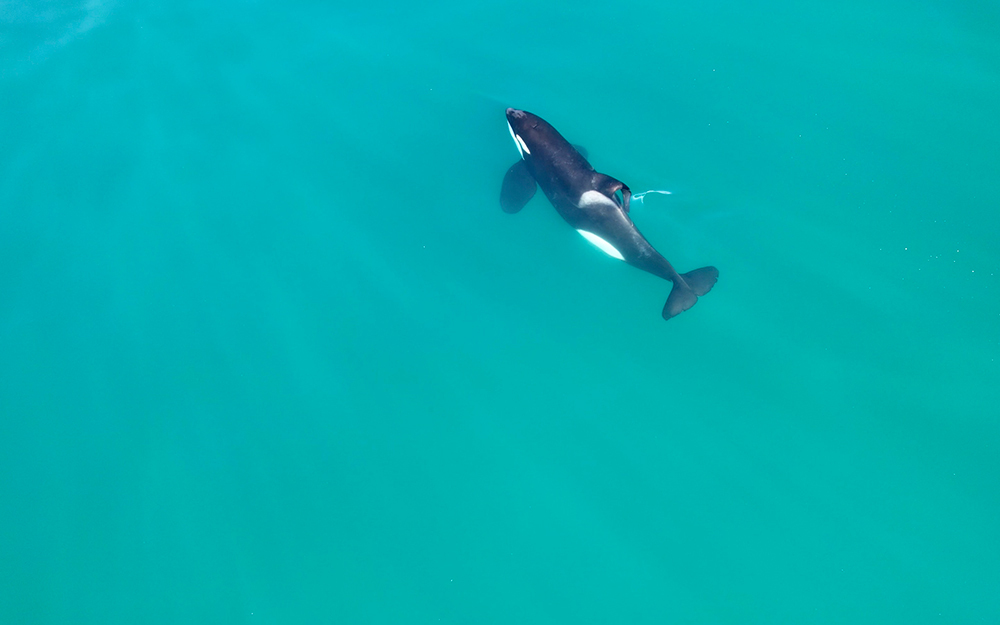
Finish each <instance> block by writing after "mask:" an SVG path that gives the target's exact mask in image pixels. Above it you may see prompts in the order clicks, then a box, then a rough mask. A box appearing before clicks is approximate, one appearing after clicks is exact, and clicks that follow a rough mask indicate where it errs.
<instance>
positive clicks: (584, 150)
mask: <svg viewBox="0 0 1000 625" xmlns="http://www.w3.org/2000/svg"><path fill="white" fill-rule="evenodd" d="M573 149H574V150H576V151H577V152H579V153H580V156H582V157H583V158H587V148H585V147H583V146H582V145H577V144H575V143H574V144H573Z"/></svg>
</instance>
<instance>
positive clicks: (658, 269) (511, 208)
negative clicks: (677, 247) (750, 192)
mask: <svg viewBox="0 0 1000 625" xmlns="http://www.w3.org/2000/svg"><path fill="white" fill-rule="evenodd" d="M507 127H508V128H509V129H510V134H511V137H513V138H514V144H515V145H516V146H517V151H518V152H519V153H520V154H521V160H519V161H518V162H516V163H514V165H512V166H511V168H510V169H508V170H507V174H506V175H505V176H504V179H503V187H502V188H501V190H500V206H501V208H503V210H504V211H505V212H508V213H516V212H518V211H520V210H521V209H522V208H524V205H525V204H527V203H528V200H530V199H531V198H532V196H534V195H535V187H536V183H537V186H540V187H542V191H543V192H544V193H545V196H546V197H547V198H549V201H550V202H551V203H552V206H554V207H555V209H556V210H557V211H559V214H560V215H562V217H563V219H565V220H566V221H567V222H568V223H569V225H571V226H573V227H574V228H576V231H577V232H579V233H580V234H581V235H583V237H584V238H585V239H587V240H588V241H590V242H591V243H593V244H594V245H595V246H597V247H598V248H600V249H601V250H602V251H603V252H605V253H606V254H608V255H609V256H612V257H614V258H617V259H619V260H623V261H625V262H626V263H628V264H630V265H632V266H633V267H638V268H639V269H642V270H643V271H648V272H649V273H651V274H653V275H656V276H659V277H661V278H663V279H664V280H670V281H671V282H673V284H674V286H673V288H672V289H671V290H670V295H669V296H668V297H667V303H666V304H665V305H664V306H663V318H664V319H670V318H671V317H674V316H676V315H679V314H680V313H682V312H684V311H685V310H687V309H688V308H691V307H692V306H694V305H695V303H697V301H698V297H699V296H701V295H704V294H705V293H708V292H709V291H710V290H712V287H713V286H715V282H716V280H718V278H719V270H718V269H716V268H715V267H702V268H701V269H695V270H694V271H689V272H687V273H683V274H679V273H677V271H676V270H675V269H674V268H673V267H672V266H671V265H670V263H669V262H667V259H666V258H664V257H663V256H661V255H660V253H659V252H657V251H656V250H655V249H653V246H652V245H650V244H649V242H648V241H646V238H645V237H643V236H642V233H640V232H639V230H638V229H637V228H636V227H635V224H634V223H632V219H631V218H629V216H628V210H629V199H630V198H631V197H632V192H631V191H630V190H629V188H628V187H627V186H625V184H624V183H622V182H621V181H619V180H615V179H614V178H612V177H611V176H608V175H605V174H602V173H599V172H597V171H595V170H594V168H593V167H591V165H590V163H588V162H587V159H586V158H585V156H584V155H583V154H581V153H580V149H579V148H577V147H574V146H573V145H571V144H570V143H569V142H568V141H566V139H564V138H563V137H562V135H560V134H559V132H558V131H556V129H555V128H553V127H552V126H551V125H550V124H549V123H548V122H546V121H545V120H544V119H542V118H541V117H539V116H537V115H533V114H531V113H529V112H527V111H519V110H517V109H512V108H509V109H507Z"/></svg>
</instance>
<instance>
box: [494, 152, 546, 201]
mask: <svg viewBox="0 0 1000 625" xmlns="http://www.w3.org/2000/svg"><path fill="white" fill-rule="evenodd" d="M537 186H538V185H537V184H535V179H534V178H533V177H532V176H531V172H529V171H528V166H527V165H526V164H525V162H524V161H523V160H520V161H518V162H516V163H514V164H513V165H511V166H510V169H508V170H507V173H506V174H505V175H504V177H503V186H502V187H500V208H502V209H503V212H505V213H511V214H513V213H516V212H518V211H520V210H521V209H522V208H524V205H525V204H527V203H528V200H530V199H531V198H532V197H533V196H534V195H535V188H536V187H537Z"/></svg>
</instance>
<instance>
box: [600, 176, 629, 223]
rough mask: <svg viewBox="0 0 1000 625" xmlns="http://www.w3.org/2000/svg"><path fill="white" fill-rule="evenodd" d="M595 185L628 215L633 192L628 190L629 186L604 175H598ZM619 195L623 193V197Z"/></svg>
mask: <svg viewBox="0 0 1000 625" xmlns="http://www.w3.org/2000/svg"><path fill="white" fill-rule="evenodd" d="M594 183H595V185H594V186H596V187H597V190H598V191H600V192H601V193H603V194H604V195H606V196H608V197H609V198H611V200H612V201H614V203H615V204H617V205H618V206H621V207H622V210H624V211H625V212H626V213H628V209H629V201H630V200H631V199H632V190H631V189H629V188H628V185H627V184H625V183H624V182H622V181H621V180H618V179H617V178H612V177H611V176H609V175H607V174H602V173H598V174H597V177H596V179H595V180H594ZM618 193H621V195H618Z"/></svg>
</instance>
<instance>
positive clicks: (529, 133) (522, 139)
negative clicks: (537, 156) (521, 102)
mask: <svg viewBox="0 0 1000 625" xmlns="http://www.w3.org/2000/svg"><path fill="white" fill-rule="evenodd" d="M548 127H549V125H548V124H547V123H546V122H545V120H543V119H542V118H541V117H539V116H538V115H533V114H531V113H529V112H528V111H521V110H518V109H512V108H509V109H507V128H509V129H510V136H511V138H513V139H514V145H516V146H517V151H518V152H520V154H521V158H526V157H527V156H528V155H529V154H531V146H532V145H535V144H536V143H537V142H538V140H539V138H540V136H541V134H542V133H544V132H546V129H547V128H548Z"/></svg>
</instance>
